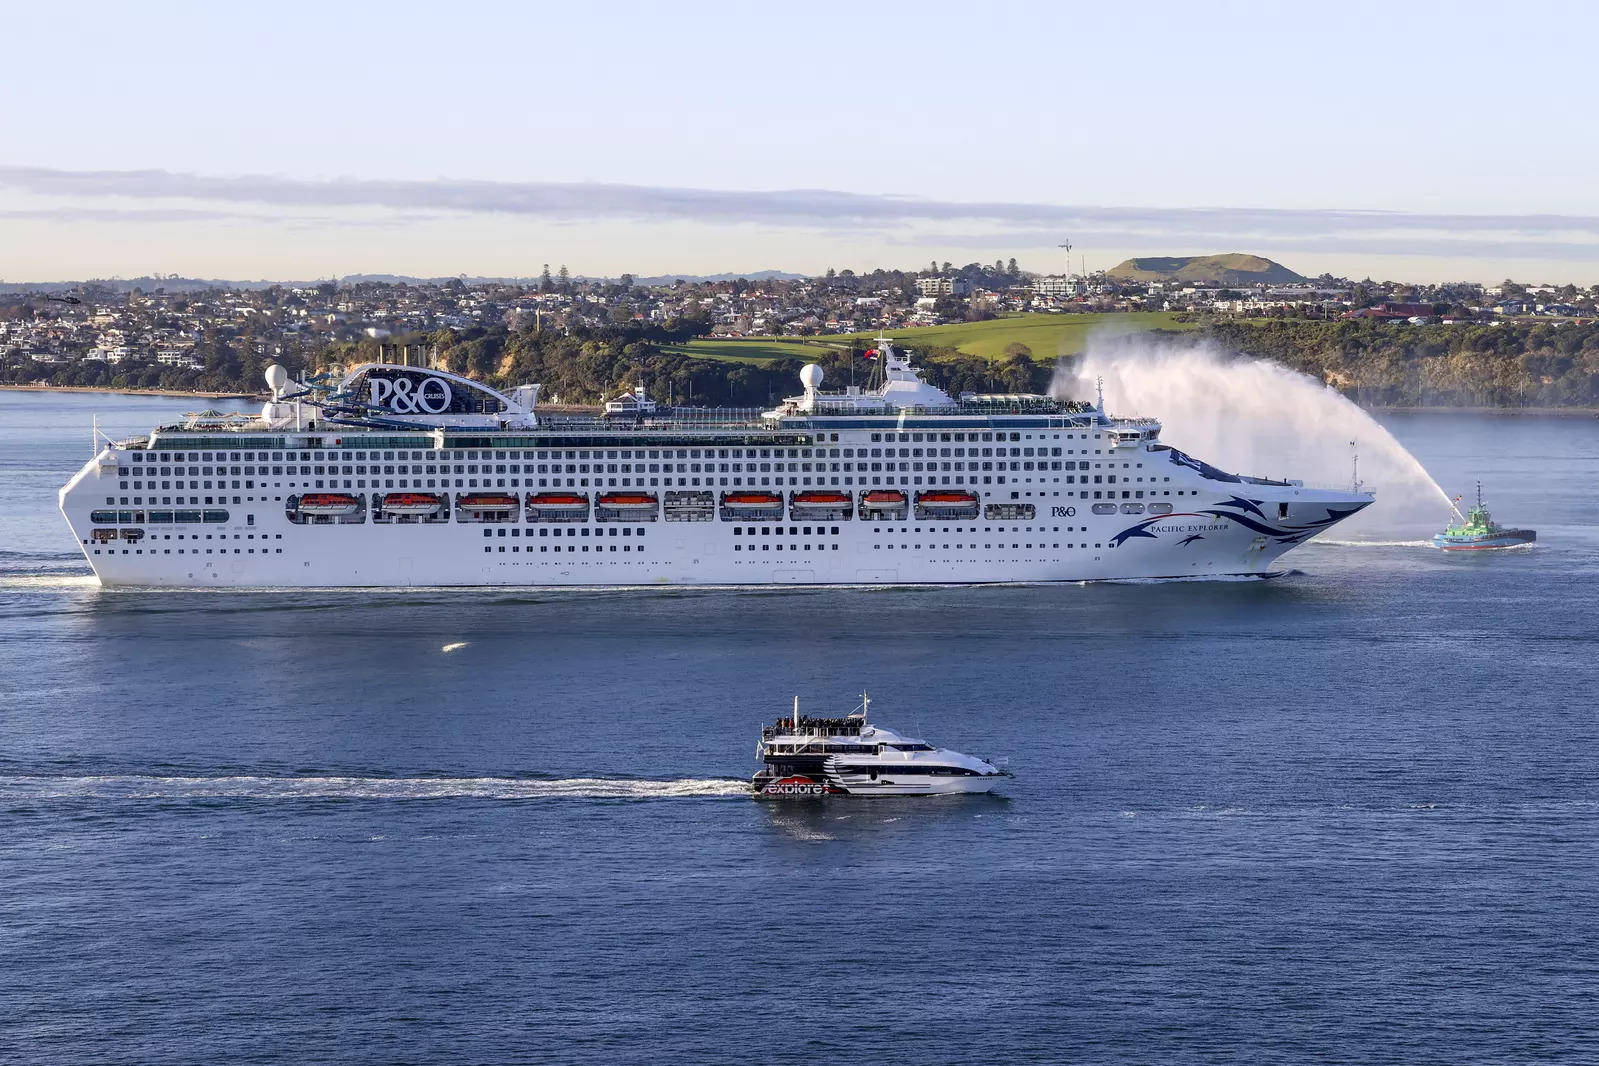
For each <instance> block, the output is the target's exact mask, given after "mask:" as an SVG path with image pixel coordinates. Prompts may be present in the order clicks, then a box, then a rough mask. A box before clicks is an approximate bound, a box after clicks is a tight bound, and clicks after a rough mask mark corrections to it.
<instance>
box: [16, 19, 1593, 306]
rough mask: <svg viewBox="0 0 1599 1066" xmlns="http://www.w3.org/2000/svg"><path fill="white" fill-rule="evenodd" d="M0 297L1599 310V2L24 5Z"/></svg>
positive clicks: (18, 21)
mask: <svg viewBox="0 0 1599 1066" xmlns="http://www.w3.org/2000/svg"><path fill="white" fill-rule="evenodd" d="M0 16H3V25H4V27H5V39H6V48H5V50H4V51H5V61H4V63H3V64H0V87H3V89H4V99H5V100H6V101H7V106H6V107H4V108H3V109H0V114H3V117H0V279H5V280H9V281H38V280H50V279H66V278H84V277H108V276H113V275H120V276H134V275H140V274H147V273H157V272H158V273H163V274H166V273H177V274H183V275H197V276H204V277H224V278H316V277H332V276H337V275H343V274H350V273H366V272H373V273H404V274H417V275H443V274H463V273H464V274H489V275H533V274H536V273H537V272H538V270H539V268H540V266H541V265H542V264H543V263H546V262H548V263H551V264H553V265H559V264H561V263H565V264H567V265H568V266H569V267H570V268H571V270H572V271H573V272H574V273H578V274H610V275H615V274H619V273H621V272H623V271H631V272H633V273H636V274H657V273H668V272H692V273H711V272H721V271H753V270H758V269H764V268H777V269H785V270H795V271H820V270H822V269H825V268H826V267H828V266H835V267H838V268H843V267H846V266H848V267H853V268H855V269H858V270H859V269H869V268H872V267H876V266H885V267H893V266H899V267H907V268H911V267H917V266H919V265H922V264H924V263H926V262H927V261H929V260H933V259H937V260H941V261H942V260H946V259H947V260H951V261H953V262H956V263H964V262H970V261H972V260H982V261H985V262H992V261H993V260H995V259H998V258H1006V259H1008V258H1010V257H1012V256H1014V257H1015V258H1016V259H1017V260H1018V261H1019V262H1020V263H1021V264H1022V266H1024V267H1026V268H1030V269H1035V270H1044V269H1057V268H1058V266H1059V264H1060V257H1059V253H1058V252H1057V251H1056V249H1055V248H1054V246H1055V245H1056V244H1058V243H1059V242H1060V240H1061V239H1062V238H1063V237H1067V236H1069V237H1070V238H1071V240H1072V243H1073V244H1074V245H1075V246H1076V251H1074V253H1073V263H1072V266H1073V268H1074V269H1075V268H1076V267H1077V266H1078V257H1079V255H1081V257H1082V259H1083V261H1085V262H1086V264H1087V266H1088V267H1089V268H1091V269H1092V268H1095V267H1105V266H1109V265H1111V264H1112V263H1114V262H1116V261H1118V260H1120V259H1122V258H1124V257H1126V256H1130V255H1161V254H1168V255H1182V254H1196V253H1206V252H1221V251H1251V252H1258V253H1260V254H1262V255H1267V256H1270V257H1272V258H1275V259H1278V260H1279V261H1281V262H1283V263H1285V264H1287V265H1288V266H1290V267H1293V268H1294V269H1297V270H1299V271H1301V272H1303V273H1307V274H1314V273H1319V272H1321V271H1323V270H1331V271H1333V272H1335V273H1343V274H1351V275H1353V276H1357V277H1360V276H1365V275H1371V276H1374V277H1378V278H1414V279H1427V280H1444V279H1455V278H1463V279H1472V280H1484V281H1486V280H1497V279H1499V278H1502V277H1505V276H1507V275H1508V276H1514V277H1517V278H1519V279H1522V280H1528V281H1542V280H1555V281H1565V280H1573V281H1577V282H1580V283H1591V282H1596V281H1599V181H1596V180H1595V177H1596V175H1599V137H1595V136H1594V134H1593V129H1594V121H1595V118H1594V116H1595V104H1596V102H1599V90H1596V89H1595V83H1594V80H1593V79H1594V74H1593V70H1594V60H1593V54H1594V47H1595V46H1594V44H1593V42H1594V40H1595V38H1596V31H1599V9H1596V8H1594V7H1593V6H1591V5H1586V4H1569V5H1563V4H1543V5H1539V6H1538V7H1537V8H1536V9H1527V10H1526V11H1519V10H1517V9H1514V8H1507V7H1506V6H1505V5H1503V4H1494V5H1488V4H1481V5H1477V4H1463V3H1450V4H1411V5H1396V4H1392V3H1382V4H1377V3H1373V4H1363V3H1347V2H1346V3H1339V4H1335V5H1290V4H1230V3H1202V4H1196V3H1192V2H1185V3H1171V4H1167V3H1161V2H1146V3H1140V4H1104V3H1096V4H1083V5H1073V4H1065V3H1059V2H1053V3H1038V4H1030V3H1011V4H1003V5H994V4H987V5H984V4H970V3H963V4H947V5H946V4H940V3H931V2H929V3H917V4H903V5H898V4H896V5H870V4H864V3H859V2H856V3H841V4H831V3H815V2H811V3H804V4H770V3H749V2H745V3H738V4H726V5H710V4H695V3H686V4H661V3H648V4H634V3H627V2H610V3H590V4H573V3H563V4H559V5H550V6H547V7H546V6H543V5H538V4H528V3H470V2H469V3H459V4H443V3H437V2H434V3H430V4H426V5H415V4H406V3H396V2H387V3H382V4H371V5H367V4H353V3H346V4H330V3H327V2H326V0H323V2H320V3H315V4H301V3H286V2H275V3H271V4H267V3H255V4H251V3H243V4H204V5H202V4H194V5H178V4H158V3H148V4H128V3H116V4H100V3H75V4H72V5H68V6H62V5H51V4H41V3H22V2H17V0H3V2H0Z"/></svg>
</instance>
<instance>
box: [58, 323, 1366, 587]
mask: <svg viewBox="0 0 1599 1066" xmlns="http://www.w3.org/2000/svg"><path fill="white" fill-rule="evenodd" d="M879 344H880V346H879V348H878V349H877V352H878V366H879V367H880V373H881V381H880V383H879V384H877V385H875V386H862V387H857V386H851V387H849V388H847V389H844V390H842V391H835V392H824V391H822V389H821V384H822V368H821V367H819V366H814V365H812V366H806V367H805V368H804V369H803V370H802V371H801V373H800V382H801V385H802V386H803V390H804V391H803V393H802V394H801V395H798V396H794V397H791V398H789V399H786V400H784V401H783V402H782V403H781V404H780V405H778V406H777V407H776V408H775V409H773V410H769V411H736V410H703V409H685V408H669V407H659V408H657V407H655V405H654V404H645V403H643V402H642V401H643V399H644V396H643V393H642V391H641V390H640V391H638V392H635V393H630V394H625V396H624V399H625V401H626V402H614V403H613V404H611V405H608V407H607V412H606V414H605V415H604V416H593V417H574V416H559V415H550V414H541V413H539V412H538V410H537V402H538V394H539V386H537V385H523V386H518V387H516V388H513V389H510V390H507V391H505V392H500V391H496V390H494V389H490V388H487V387H485V386H484V385H482V384H480V383H478V382H475V381H472V380H470V379H468V378H465V377H461V376H460V375H457V374H452V373H448V372H446V371H442V370H439V369H436V368H432V367H424V366H411V365H406V364H402V363H392V362H377V363H366V364H363V365H361V366H357V367H356V368H354V369H353V370H352V371H350V372H349V373H348V374H346V375H345V376H344V377H343V378H342V380H340V381H339V382H338V383H337V384H333V383H332V382H330V381H319V380H318V379H315V378H313V379H310V380H308V381H306V382H292V381H290V379H289V375H288V374H287V372H286V371H284V369H283V368H282V367H278V366H273V367H270V368H268V371H267V384H268V385H269V386H270V387H271V389H272V399H271V401H270V402H268V403H267V404H266V405H265V406H264V408H263V409H262V411H261V413H260V416H259V417H258V418H256V417H248V416H244V415H233V416H220V415H218V414H217V413H216V412H206V413H204V414H201V415H195V416H191V417H190V418H188V419H187V420H186V421H185V422H183V423H182V424H179V425H172V426H163V427H161V428H159V429H156V430H155V431H153V432H151V433H150V434H149V435H148V436H144V437H137V438H134V439H131V440H124V441H120V442H116V443H107V444H106V445H105V446H103V447H99V445H100V443H101V442H100V440H99V439H98V438H97V440H96V445H97V447H99V450H98V453H97V454H96V455H95V456H94V457H93V458H91V459H90V460H89V461H88V462H87V463H85V464H84V466H83V468H82V469H81V470H79V471H78V473H77V475H76V476H74V477H73V478H72V480H71V481H70V482H68V483H67V485H66V487H65V488H63V489H62V490H61V493H60V498H61V512H62V514H63V515H64V516H65V517H66V520H67V524H68V525H69V526H70V527H71V529H72V532H73V535H74V536H75V537H76V538H77V541H78V544H79V545H80V547H81V549H82V551H83V555H84V558H85V559H87V560H88V563H89V565H90V566H91V567H93V569H94V572H95V575H96V576H97V577H98V578H99V580H100V582H101V583H102V584H104V585H108V586H124V585H153V586H174V587H205V588H212V587H245V586H299V587H339V586H407V585H425V586H450V585H459V586H471V585H606V586H629V585H635V586H636V585H747V584H748V585H755V584H759V585H766V584H800V585H830V584H843V585H881V584H896V583H906V584H911V583H914V584H925V583H962V584H966V583H982V582H1034V581H1094V580H1109V579H1130V578H1196V577H1197V578H1219V577H1230V576H1238V575H1244V576H1250V577H1269V576H1272V575H1273V574H1274V573H1275V572H1276V571H1274V570H1273V567H1274V566H1275V565H1276V563H1277V561H1278V559H1279V558H1280V557H1281V556H1282V555H1283V553H1284V552H1286V551H1288V550H1289V549H1290V548H1292V547H1293V546H1294V545H1296V544H1300V543H1303V542H1304V541H1306V540H1309V539H1310V538H1311V537H1314V536H1316V535H1317V534H1318V533H1321V532H1323V531H1324V530H1327V529H1330V528H1331V527H1332V526H1334V525H1336V524H1337V523H1338V522H1340V521H1341V520H1343V519H1344V518H1347V517H1349V516H1350V515H1352V514H1354V513H1355V512H1357V511H1359V510H1360V509H1361V508H1363V507H1366V506H1367V505H1368V504H1370V503H1371V502H1372V495H1371V493H1369V492H1363V491H1358V490H1351V491H1338V490H1326V489H1318V488H1310V487H1307V486H1306V485H1304V484H1303V483H1302V482H1299V481H1277V480H1269V479H1265V478H1256V477H1241V476H1238V475H1236V474H1230V473H1226V472H1224V471H1222V470H1219V469H1217V468H1216V467H1214V466H1211V465H1210V464H1208V463H1205V462H1201V461H1200V460H1198V459H1195V458H1193V457H1192V456H1189V455H1185V454H1184V453H1183V452H1181V451H1179V450H1178V449H1176V448H1173V447H1171V446H1170V445H1167V444H1163V443H1161V441H1160V425H1159V423H1158V422H1156V421H1154V420H1152V419H1144V418H1113V417H1111V416H1109V415H1108V414H1106V412H1105V409H1104V402H1103V398H1102V397H1101V398H1098V399H1096V401H1095V402H1092V403H1089V402H1081V401H1078V402H1073V401H1063V400H1057V399H1053V398H1051V397H1047V396H1037V395H973V394H962V395H961V396H960V397H959V398H953V397H950V396H948V395H946V394H945V393H944V392H943V391H941V390H939V389H938V388H935V387H934V386H932V385H930V384H929V383H927V382H926V381H924V380H923V378H922V375H921V374H920V372H919V371H918V370H917V369H916V368H914V367H913V366H912V365H911V362H910V360H909V359H908V358H906V357H905V356H904V355H903V354H902V353H900V352H898V351H896V350H895V349H894V348H893V346H892V345H890V344H888V343H887V342H886V341H880V342H879ZM613 408H614V410H613Z"/></svg>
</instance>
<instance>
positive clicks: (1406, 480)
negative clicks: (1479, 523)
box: [1052, 335, 1450, 543]
mask: <svg viewBox="0 0 1599 1066" xmlns="http://www.w3.org/2000/svg"><path fill="white" fill-rule="evenodd" d="M1101 378H1103V379H1104V389H1105V406H1106V408H1107V409H1108V410H1109V411H1110V412H1111V413H1113V414H1117V415H1148V416H1150V417H1154V418H1158V419H1160V421H1161V422H1162V424H1163V429H1162V433H1161V439H1162V440H1164V441H1165V442H1166V443H1168V444H1170V445H1172V446H1173V447H1176V448H1181V449H1182V450H1183V451H1185V452H1188V453H1189V454H1191V455H1193V456H1195V457H1196V458H1199V459H1203V460H1205V461H1206V462H1209V463H1212V464H1214V465H1216V466H1219V467H1221V468H1222V469H1224V470H1228V471H1231V472H1233V473H1237V474H1247V475H1253V476H1256V477H1271V478H1293V479H1297V480H1302V481H1304V482H1305V484H1306V485H1314V486H1322V487H1327V488H1340V489H1348V488H1349V487H1350V485H1351V483H1352V482H1353V480H1354V478H1355V476H1356V474H1355V469H1356V467H1355V457H1356V455H1358V456H1359V475H1358V476H1359V478H1360V481H1361V483H1362V487H1364V488H1366V489H1372V490H1375V491H1376V493H1377V502H1376V503H1375V504H1373V505H1372V506H1371V507H1369V508H1367V509H1366V510H1365V511H1364V512H1362V513H1361V514H1359V515H1357V516H1356V517H1354V518H1352V519H1350V520H1348V521H1347V522H1345V523H1344V524H1342V525H1340V526H1339V527H1338V531H1337V532H1338V535H1339V536H1340V537H1341V538H1343V539H1345V540H1346V542H1347V541H1350V540H1354V541H1365V542H1375V541H1387V542H1390V543H1393V542H1396V541H1402V542H1407V543H1408V542H1410V541H1412V540H1414V539H1416V538H1418V537H1421V536H1425V535H1430V534H1431V533H1432V532H1433V531H1435V530H1436V529H1437V527H1438V526H1439V525H1440V524H1441V523H1442V521H1443V520H1444V519H1446V518H1448V517H1449V515H1450V502H1449V497H1448V496H1447V495H1446V494H1445V493H1444V491H1443V489H1442V488H1440V487H1439V485H1438V483H1437V482H1436V481H1434V480H1433V479H1432V476H1431V475H1430V474H1428V473H1427V471H1426V469H1425V468H1424V467H1423V466H1422V465H1421V463H1420V462H1419V461H1418V460H1417V459H1416V457H1415V456H1414V455H1412V454H1410V452H1409V451H1408V450H1406V448H1405V446H1404V445H1402V444H1400V443H1399V441H1398V440H1396V439H1395V438H1394V436H1393V434H1392V433H1389V432H1388V430H1387V429H1385V428H1384V427H1383V426H1382V424H1381V423H1379V422H1378V421H1377V420H1376V419H1375V418H1373V417H1371V415H1369V414H1367V413H1366V412H1365V411H1363V410H1362V409H1361V408H1360V407H1358V406H1357V405H1356V404H1355V403H1353V402H1352V401H1350V400H1349V399H1347V398H1345V397H1344V396H1342V395H1341V394H1340V393H1339V392H1338V391H1337V390H1335V389H1332V388H1330V387H1328V386H1326V385H1324V384H1322V383H1321V382H1319V381H1317V380H1315V379H1314V378H1311V377H1308V376H1307V375H1305V374H1301V373H1299V372H1298V371H1295V370H1290V369H1288V368H1287V367H1284V366H1280V365H1278V364H1276V363H1271V362H1267V361H1266V360H1263V359H1256V358H1252V357H1249V356H1242V355H1238V354H1236V353H1233V352H1229V351H1226V350H1225V349H1222V348H1220V347H1218V346H1216V345H1214V344H1209V343H1202V342H1201V343H1192V342H1191V343H1176V344H1172V343H1165V342H1160V343H1157V342H1152V341H1151V340H1150V339H1149V338H1147V337H1144V338H1140V337H1138V336H1137V335H1131V336H1117V337H1097V336H1096V337H1094V338H1091V339H1090V341H1089V345H1088V349H1087V350H1086V351H1085V352H1084V353H1083V355H1082V356H1081V357H1080V358H1078V359H1077V360H1075V361H1074V362H1072V363H1064V362H1063V363H1062V364H1060V368H1059V369H1058V370H1057V371H1056V373H1055V380H1054V382H1053V385H1052V391H1053V392H1054V393H1055V394H1056V395H1057V396H1065V397H1072V398H1090V397H1092V396H1093V395H1094V389H1095V387H1096V382H1097V381H1098V379H1101ZM1351 442H1353V443H1351Z"/></svg>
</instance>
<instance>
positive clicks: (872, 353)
mask: <svg viewBox="0 0 1599 1066" xmlns="http://www.w3.org/2000/svg"><path fill="white" fill-rule="evenodd" d="M865 357H866V358H867V359H876V358H877V349H876V348H868V349H866V356H865Z"/></svg>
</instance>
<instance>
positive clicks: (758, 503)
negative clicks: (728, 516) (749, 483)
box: [722, 492, 783, 511]
mask: <svg viewBox="0 0 1599 1066" xmlns="http://www.w3.org/2000/svg"><path fill="white" fill-rule="evenodd" d="M722 506H723V507H732V508H736V509H738V510H740V511H781V510H782V509H783V497H781V496H779V495H778V494H777V493H775V492H724V493H722Z"/></svg>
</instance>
